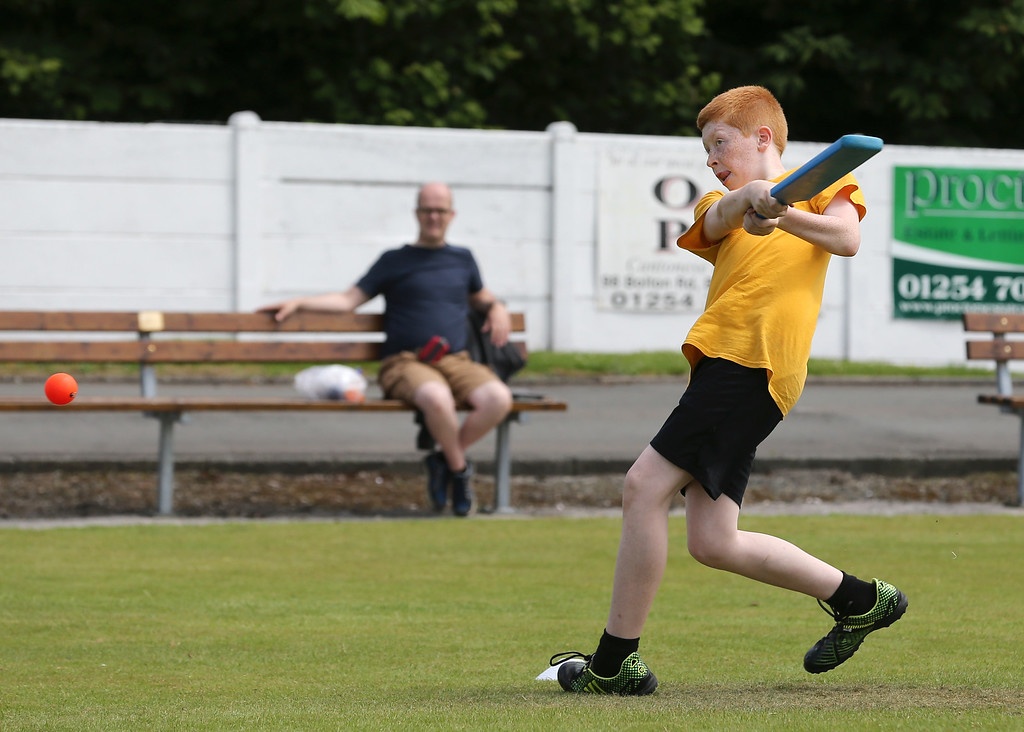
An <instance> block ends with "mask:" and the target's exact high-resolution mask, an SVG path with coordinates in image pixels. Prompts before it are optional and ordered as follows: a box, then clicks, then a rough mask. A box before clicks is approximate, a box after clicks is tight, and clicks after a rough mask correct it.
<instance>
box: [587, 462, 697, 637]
mask: <svg viewBox="0 0 1024 732" xmlns="http://www.w3.org/2000/svg"><path fill="white" fill-rule="evenodd" d="M692 480H693V478H692V477H691V476H690V474H689V473H687V472H686V471H685V470H681V469H679V468H677V467H676V466H675V465H673V464H672V463H670V462H669V461H668V460H666V459H665V458H663V457H662V456H661V455H659V454H658V452H657V451H655V450H654V448H652V447H651V446H650V445H648V446H647V447H646V448H645V449H644V451H643V452H642V453H641V454H640V457H638V458H637V459H636V462H635V463H633V466H632V467H631V468H630V469H629V472H627V473H626V481H625V485H624V487H623V492H622V536H621V538H620V539H619V554H618V559H617V560H616V562H615V581H614V584H613V587H612V602H611V608H610V609H609V611H608V624H607V626H606V628H607V630H608V632H609V633H610V634H611V635H613V636H617V637H619V638H639V637H640V634H641V632H642V631H643V627H644V623H645V622H646V621H647V615H648V613H649V612H650V610H651V605H652V604H653V603H654V596H655V594H657V592H658V586H659V585H660V584H661V578H662V575H663V574H664V572H665V563H666V561H667V559H668V513H669V509H670V508H671V506H672V499H673V498H674V497H675V495H676V493H678V492H679V488H680V487H681V486H683V485H685V484H686V483H687V482H690V481H692Z"/></svg>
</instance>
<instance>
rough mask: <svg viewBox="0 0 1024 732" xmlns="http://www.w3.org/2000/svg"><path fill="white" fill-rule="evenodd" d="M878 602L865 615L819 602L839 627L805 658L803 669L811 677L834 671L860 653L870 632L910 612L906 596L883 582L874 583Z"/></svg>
mask: <svg viewBox="0 0 1024 732" xmlns="http://www.w3.org/2000/svg"><path fill="white" fill-rule="evenodd" d="M874 583H875V594H876V596H877V598H878V599H877V600H876V601H875V606H874V607H873V608H871V609H870V610H869V611H868V612H866V613H864V614H863V615H843V614H842V613H840V612H838V611H835V610H832V609H831V608H829V607H828V606H827V605H825V603H823V602H821V601H820V600H819V601H818V604H819V605H821V607H822V609H823V610H824V611H825V612H827V613H828V614H829V615H831V616H832V617H833V618H835V621H836V624H835V627H833V628H832V630H830V631H829V632H828V635H826V636H825V637H824V638H822V639H821V640H820V641H818V642H817V643H815V644H814V647H813V648H811V650H809V651H807V654H806V655H805V656H804V669H806V670H807V671H808V672H809V673H812V674H820V673H824V672H825V671H831V670H832V669H834V668H835V667H836V666H838V665H839V664H841V663H843V662H844V661H846V660H847V659H848V658H850V656H852V655H853V654H854V653H856V652H857V649H858V648H860V644H861V643H863V642H864V639H865V638H867V635H868V633H870V632H871V631H873V630H878V629H879V628H888V627H889V626H890V625H892V624H893V623H895V622H896V621H897V620H899V619H900V618H901V617H903V613H905V612H906V611H907V596H906V595H904V594H903V593H902V592H900V591H899V590H898V589H896V588H895V587H893V586H892V585H890V584H889V583H888V582H883V581H882V580H877V579H876V580H874Z"/></svg>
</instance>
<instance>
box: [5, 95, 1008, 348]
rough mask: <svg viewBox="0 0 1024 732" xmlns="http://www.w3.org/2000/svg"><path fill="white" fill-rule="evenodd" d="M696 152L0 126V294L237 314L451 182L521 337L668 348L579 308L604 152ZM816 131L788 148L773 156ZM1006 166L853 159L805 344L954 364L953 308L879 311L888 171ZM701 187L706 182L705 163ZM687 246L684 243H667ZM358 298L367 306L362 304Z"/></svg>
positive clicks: (993, 155) (571, 138) (564, 138)
mask: <svg viewBox="0 0 1024 732" xmlns="http://www.w3.org/2000/svg"><path fill="white" fill-rule="evenodd" d="M610 145H614V146H615V147H616V148H617V149H623V148H624V149H632V148H635V149H637V150H644V151H647V152H651V151H653V152H655V153H661V152H665V153H670V154H672V155H679V156H682V157H685V158H687V159H689V160H697V161H702V160H703V157H704V152H703V149H702V148H701V143H700V140H699V139H698V138H665V137H639V136H624V135H594V134H583V133H577V132H576V131H575V129H574V128H573V127H572V126H571V125H567V124H565V123H560V124H556V125H552V127H551V129H549V130H548V131H547V132H502V131H480V130H446V129H420V128H399V127H366V126H353V125H313V124H290V123H269V122H261V121H260V120H259V118H258V117H256V116H255V115H253V114H252V113H245V112H242V113H239V114H236V115H235V116H234V117H233V118H232V120H231V122H230V124H228V125H225V126H196V125H167V124H152V125H135V124H100V123H68V122H45V121H32V120H0V262H3V266H2V267H0V308H3V309H9V310H13V309H69V310H102V309H140V310H142V309H154V308H156V309H167V310H231V309H237V310H251V309H254V308H256V307H257V306H259V305H261V304H264V303H268V302H275V301H278V300H281V299H284V298H287V297H291V296H293V295H297V294H302V293H313V292H322V291H325V290H332V289H342V288H345V287H347V286H349V285H350V284H352V282H354V281H355V280H356V279H357V278H358V276H359V275H360V274H361V273H362V272H363V271H364V270H365V269H366V267H367V266H368V265H369V264H370V263H371V262H372V261H373V260H374V259H375V258H376V257H377V255H378V254H379V253H380V252H381V251H382V250H383V249H386V248H390V247H394V246H397V245H399V244H401V243H404V242H407V241H409V240H411V239H412V237H414V236H415V233H416V231H415V218H414V216H413V208H414V203H415V201H414V199H415V192H416V189H417V188H418V186H419V185H420V184H421V183H422V182H425V181H428V180H444V181H447V182H449V183H450V184H451V185H452V187H453V189H454V191H455V197H456V200H455V207H456V209H457V212H458V213H457V216H456V219H455V221H454V223H453V225H452V227H451V229H450V232H449V239H450V240H451V241H452V242H453V243H458V244H465V245H468V246H470V247H472V248H473V250H474V252H475V253H476V255H477V258H478V260H479V261H480V263H481V267H482V270H483V274H484V279H485V282H486V283H487V284H488V286H489V287H491V288H492V289H493V290H495V291H496V292H498V293H499V294H500V295H501V296H502V297H504V298H505V299H506V300H507V301H508V302H509V304H510V306H511V307H513V308H514V309H519V310H524V311H526V313H527V318H528V327H529V331H530V346H531V348H534V349H545V348H554V349H556V350H578V351H606V352H626V351H636V350H668V349H675V348H677V347H678V345H679V343H680V342H681V341H682V338H683V336H684V335H685V333H686V331H687V329H688V328H689V327H690V325H691V324H692V322H693V320H694V319H695V317H696V313H681V314H678V313H677V314H664V313H624V312H610V311H606V310H600V309H598V308H597V307H596V306H595V294H594V293H595V273H596V271H597V264H598V252H597V246H596V241H597V220H598V216H597V203H598V200H599V181H598V174H597V171H598V167H599V160H600V156H601V154H602V152H603V151H604V150H605V149H606V147H607V146H610ZM822 147H823V145H817V144H807V143H792V144H791V145H790V148H789V150H788V151H787V154H786V162H787V164H789V165H791V166H794V167H795V166H796V165H798V164H800V163H802V162H803V161H804V160H806V159H807V158H809V157H811V156H812V155H813V154H814V153H816V152H817V151H818V150H820V149H821V148H822ZM895 165H934V166H939V165H949V166H968V167H972V166H973V167H1002V168H1007V167H1015V168H1024V152H1021V151H1005V150H967V149H934V148H915V147H898V146H887V147H886V149H885V150H884V151H883V152H882V153H881V154H880V155H879V156H877V157H876V158H874V159H873V160H871V161H869V162H868V163H867V164H865V165H864V166H863V167H862V168H861V169H860V170H859V171H858V178H859V179H860V181H861V183H862V185H863V188H864V190H865V191H866V193H867V202H868V207H869V215H868V217H867V219H865V221H864V224H863V238H864V243H863V246H862V249H861V252H860V254H858V255H857V257H855V258H854V259H852V260H840V259H836V260H835V261H834V262H833V265H832V269H831V271H830V274H829V280H828V285H827V291H826V296H825V303H824V307H823V310H822V316H821V321H820V325H819V330H818V335H817V337H816V340H815V344H814V354H813V355H815V356H819V357H826V358H842V357H849V358H852V359H854V360H884V361H894V362H901V363H918V364H945V363H959V362H962V361H963V342H964V338H963V334H962V332H961V330H960V326H959V323H958V322H956V321H936V322H932V321H919V320H918V321H913V320H903V321H898V320H894V319H893V318H892V296H891V288H892V282H891V279H892V276H891V257H890V242H891V237H892V209H891V206H892V168H893V166H895ZM703 175H704V180H703V181H702V185H704V186H706V187H708V188H710V187H711V186H712V185H713V184H714V183H715V181H714V179H713V177H712V176H711V174H710V172H704V173H703ZM685 256H689V255H685ZM368 307H369V308H370V309H379V308H380V307H381V303H379V302H374V303H371V304H370V305H369V306H368Z"/></svg>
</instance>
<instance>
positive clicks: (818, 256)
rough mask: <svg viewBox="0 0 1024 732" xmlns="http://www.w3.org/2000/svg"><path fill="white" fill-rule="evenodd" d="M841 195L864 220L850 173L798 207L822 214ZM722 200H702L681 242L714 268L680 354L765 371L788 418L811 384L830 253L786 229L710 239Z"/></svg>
mask: <svg viewBox="0 0 1024 732" xmlns="http://www.w3.org/2000/svg"><path fill="white" fill-rule="evenodd" d="M787 175H788V174H787ZM780 180H781V178H780ZM842 191H846V192H847V193H848V195H849V196H850V200H851V201H852V202H853V204H854V205H855V206H856V207H857V211H858V213H859V215H860V218H862V219H863V218H864V214H865V213H867V208H866V207H865V205H864V195H863V193H862V192H861V190H860V186H859V185H858V184H857V181H856V179H855V178H854V177H853V176H852V175H846V176H844V177H843V178H840V179H839V180H838V181H836V182H835V183H833V184H832V185H831V186H829V187H828V188H826V189H825V190H824V191H822V192H821V193H819V194H818V195H817V196H815V197H814V198H812V199H811V200H810V201H804V202H801V203H797V204H795V206H796V208H800V209H802V210H804V211H810V212H813V213H819V214H820V213H821V212H823V211H824V210H825V208H826V207H827V206H828V205H829V203H831V202H832V199H833V198H835V197H836V196H837V195H838V194H839V193H840V192H842ZM724 195H725V194H724V193H723V192H722V191H712V192H711V193H708V194H706V195H705V196H704V197H703V198H701V200H700V201H699V202H698V203H697V207H696V209H695V214H696V217H697V220H696V222H694V225H693V226H692V227H690V229H688V230H687V231H686V232H684V233H683V235H682V236H680V237H679V239H678V240H677V241H676V245H677V246H679V247H681V248H682V249H687V250H689V251H692V252H693V253H694V254H696V255H697V256H699V257H702V258H704V259H706V260H708V261H709V262H711V264H713V265H714V267H715V269H714V272H713V274H712V275H711V287H710V289H709V290H708V299H707V304H706V305H705V308H704V313H703V314H702V315H701V316H700V317H699V318H698V319H697V322H696V323H694V325H693V328H691V329H690V332H689V334H688V335H687V336H686V340H685V341H684V343H683V347H682V349H683V354H684V355H685V356H686V359H687V360H688V361H689V362H690V367H691V369H692V368H693V367H694V366H696V364H697V362H698V361H699V360H700V359H701V358H702V357H703V356H710V357H713V358H724V359H728V360H730V361H733V362H735V363H738V364H740V365H742V366H746V367H748V368H763V369H767V370H768V391H769V392H770V393H771V395H772V398H773V399H774V400H775V403H776V404H777V405H778V407H779V411H781V412H782V414H783V415H785V414H788V413H789V410H790V409H792V408H793V405H795V404H796V401H797V399H799V398H800V394H801V392H802V391H803V388H804V382H805V381H806V379H807V359H808V358H809V357H810V353H811V340H812V338H813V337H814V329H815V326H816V325H817V320H818V312H819V310H820V309H821V298H822V293H823V291H824V287H825V273H826V271H827V269H828V263H829V260H830V259H831V254H829V253H828V252H827V251H825V250H824V249H822V248H821V247H817V246H814V245H813V244H811V243H809V242H807V241H805V240H803V239H801V238H799V237H797V236H794V235H793V234H788V233H786V232H784V231H782V230H781V229H776V230H775V231H774V232H772V233H771V234H769V235H768V236H754V235H753V234H748V233H747V232H746V231H744V230H743V229H742V228H739V229H736V230H734V231H731V232H729V233H728V234H726V236H725V238H723V239H722V240H721V241H719V242H717V243H713V242H709V241H708V240H707V239H706V238H705V237H704V214H705V213H707V211H708V209H709V208H711V205H712V204H713V203H715V201H717V200H719V199H720V198H722V196H724Z"/></svg>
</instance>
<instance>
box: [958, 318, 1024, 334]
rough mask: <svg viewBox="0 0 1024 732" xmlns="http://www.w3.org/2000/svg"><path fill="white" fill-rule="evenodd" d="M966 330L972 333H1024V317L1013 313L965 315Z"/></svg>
mask: <svg viewBox="0 0 1024 732" xmlns="http://www.w3.org/2000/svg"><path fill="white" fill-rule="evenodd" d="M963 324H964V330H965V331H968V332H972V333H978V332H986V331H987V332H989V333H1020V332H1022V331H1024V315H1016V314H1013V313H964V315H963Z"/></svg>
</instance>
